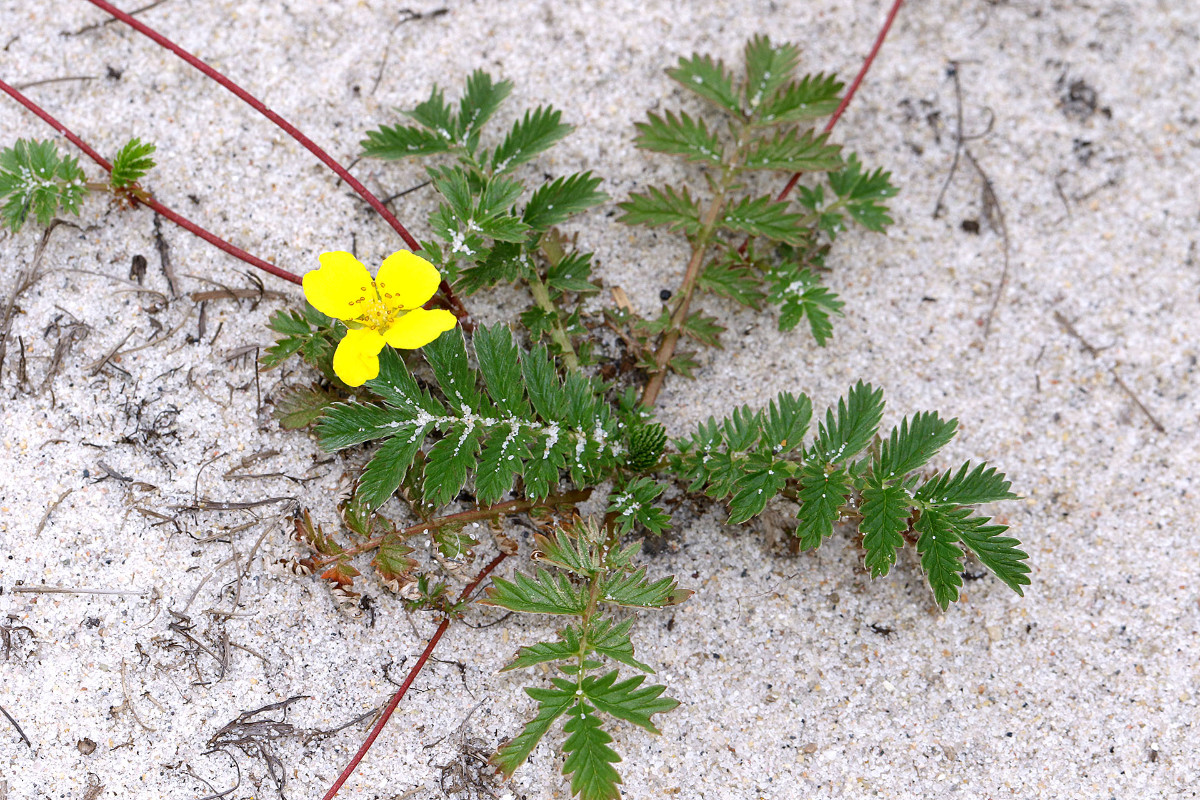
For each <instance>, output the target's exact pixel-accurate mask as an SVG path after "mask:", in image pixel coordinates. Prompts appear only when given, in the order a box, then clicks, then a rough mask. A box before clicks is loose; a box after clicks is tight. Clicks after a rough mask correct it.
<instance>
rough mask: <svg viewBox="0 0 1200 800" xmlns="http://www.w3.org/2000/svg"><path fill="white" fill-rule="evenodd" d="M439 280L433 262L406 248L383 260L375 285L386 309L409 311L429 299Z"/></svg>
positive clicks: (439, 277)
mask: <svg viewBox="0 0 1200 800" xmlns="http://www.w3.org/2000/svg"><path fill="white" fill-rule="evenodd" d="M441 280H442V276H441V275H439V274H438V271H437V267H435V266H433V264H430V263H429V262H428V261H426V260H425V259H423V258H421V257H420V256H418V255H415V254H414V253H410V252H409V251H407V250H399V251H397V252H395V253H392V254H391V255H390V256H388V257H387V258H385V259H384V260H383V264H382V265H381V266H380V267H379V274H378V275H377V276H376V277H375V285H376V286H377V287H379V296H380V297H381V298H382V299H383V304H384V305H385V306H387V309H388V311H398V310H402V311H411V310H412V309H414V308H420V307H421V306H423V305H425V304H426V303H428V302H429V298H431V297H433V293H434V292H436V291H437V288H438V284H439V283H441ZM417 346H418V347H419V346H420V345H417Z"/></svg>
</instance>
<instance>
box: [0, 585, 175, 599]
mask: <svg viewBox="0 0 1200 800" xmlns="http://www.w3.org/2000/svg"><path fill="white" fill-rule="evenodd" d="M10 591H11V592H12V593H13V594H108V595H136V596H138V597H149V596H150V595H151V593H153V591H154V590H153V589H89V588H84V587H79V588H67V587H63V586H46V585H45V584H37V585H34V586H14V587H12V589H11V590H10Z"/></svg>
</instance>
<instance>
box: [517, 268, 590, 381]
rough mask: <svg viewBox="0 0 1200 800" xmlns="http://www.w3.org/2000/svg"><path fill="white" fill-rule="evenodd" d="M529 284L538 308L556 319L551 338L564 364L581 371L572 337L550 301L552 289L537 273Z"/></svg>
mask: <svg viewBox="0 0 1200 800" xmlns="http://www.w3.org/2000/svg"><path fill="white" fill-rule="evenodd" d="M527 283H528V284H529V293H530V294H531V295H533V302H535V303H537V307H538V308H540V309H541V310H542V311H545V312H546V313H547V314H551V315H552V316H553V317H554V324H553V326H552V327H551V328H550V338H551V339H553V340H554V343H555V344H556V345H558V347H559V349H560V350H562V357H563V364H565V365H566V367H567V369H570V370H577V369H579V357H578V356H576V355H575V347H574V346H573V345H572V344H571V337H570V336H569V335H567V329H566V328H564V327H563V324H562V318H561V317H560V316H559V311H558V306H556V305H554V301H553V300H551V299H550V288H549V287H548V286H546V284H545V282H544V281H543V280H542V279H541V276H539V275H537V274H536V273H535V274H533V275H531V276H529V278H528V279H527Z"/></svg>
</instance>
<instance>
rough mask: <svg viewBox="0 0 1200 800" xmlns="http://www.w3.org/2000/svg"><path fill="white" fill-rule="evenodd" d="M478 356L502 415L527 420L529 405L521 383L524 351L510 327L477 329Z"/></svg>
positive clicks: (494, 326) (498, 326)
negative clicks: (515, 339) (521, 359)
mask: <svg viewBox="0 0 1200 800" xmlns="http://www.w3.org/2000/svg"><path fill="white" fill-rule="evenodd" d="M473 341H474V345H475V357H476V358H477V359H478V360H479V371H480V372H481V373H482V374H483V380H484V383H485V384H486V385H487V389H488V394H490V395H491V397H492V400H493V401H494V402H495V403H496V405H497V406H498V407H499V409H500V411H501V413H503V414H507V415H508V416H510V417H527V416H528V415H529V403H527V402H526V401H525V387H524V386H523V385H522V383H521V361H520V350H518V348H517V345H516V342H514V341H513V337H512V331H510V330H509V329H508V326H507V325H493V326H491V327H488V326H484V325H481V326H479V327H478V328H476V329H475V338H474V340H473Z"/></svg>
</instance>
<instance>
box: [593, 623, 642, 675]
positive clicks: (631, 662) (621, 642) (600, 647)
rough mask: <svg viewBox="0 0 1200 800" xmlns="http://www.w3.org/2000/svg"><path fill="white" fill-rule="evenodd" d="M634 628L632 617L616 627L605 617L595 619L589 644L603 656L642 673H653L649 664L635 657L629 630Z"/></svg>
mask: <svg viewBox="0 0 1200 800" xmlns="http://www.w3.org/2000/svg"><path fill="white" fill-rule="evenodd" d="M632 626H633V618H632V617H631V618H629V619H627V620H625V621H624V622H619V623H617V624H616V625H613V624H612V620H608V619H604V618H603V617H600V618H598V619H594V620H593V621H592V624H591V627H590V628H589V629H588V643H589V644H590V645H591V646H592V649H593V650H595V651H596V652H597V653H599V654H600V655H602V656H608V657H609V658H611V659H612V660H614V661H618V662H620V663H622V664H625V665H626V666H630V667H633V668H634V669H640V670H641V671H642V672H650V673H653V672H654V670H653V669H651V668H650V665H649V664H643V663H642V662H640V661H638V660H637V659H636V658H634V657H633V642H632V641H630V639H629V629H630V628H631V627H632Z"/></svg>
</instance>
